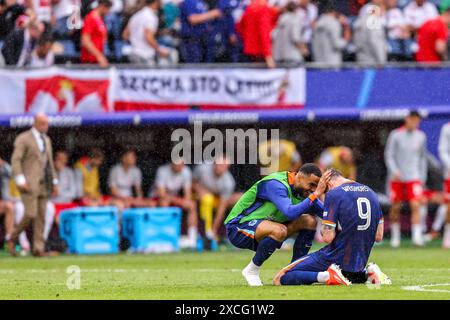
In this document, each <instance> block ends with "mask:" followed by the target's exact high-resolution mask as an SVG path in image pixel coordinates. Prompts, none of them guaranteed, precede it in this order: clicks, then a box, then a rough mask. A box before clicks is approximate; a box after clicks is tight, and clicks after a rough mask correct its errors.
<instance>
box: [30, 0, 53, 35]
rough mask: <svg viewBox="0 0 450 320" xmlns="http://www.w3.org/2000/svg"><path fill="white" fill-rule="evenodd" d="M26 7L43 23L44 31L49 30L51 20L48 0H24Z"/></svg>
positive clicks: (50, 8) (50, 7)
mask: <svg viewBox="0 0 450 320" xmlns="http://www.w3.org/2000/svg"><path fill="white" fill-rule="evenodd" d="M23 3H24V4H25V6H26V7H27V8H30V9H31V10H33V11H34V12H35V14H36V18H37V20H38V21H40V22H42V23H43V24H44V28H45V31H46V32H49V31H50V28H51V25H52V24H53V23H52V22H53V21H52V6H51V1H50V0H24V1H23Z"/></svg>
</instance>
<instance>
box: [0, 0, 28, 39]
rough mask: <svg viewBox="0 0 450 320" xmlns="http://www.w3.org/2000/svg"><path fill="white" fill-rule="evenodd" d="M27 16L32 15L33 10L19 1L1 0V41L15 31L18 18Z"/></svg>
mask: <svg viewBox="0 0 450 320" xmlns="http://www.w3.org/2000/svg"><path fill="white" fill-rule="evenodd" d="M26 14H28V15H30V14H32V12H31V10H29V9H27V8H26V7H25V6H24V5H23V4H19V3H17V0H0V40H3V39H5V37H6V36H7V35H8V34H9V33H10V32H11V31H13V30H14V28H15V25H16V20H17V18H19V17H20V16H22V15H26Z"/></svg>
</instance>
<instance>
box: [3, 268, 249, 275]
mask: <svg viewBox="0 0 450 320" xmlns="http://www.w3.org/2000/svg"><path fill="white" fill-rule="evenodd" d="M170 271H172V270H171V269H84V268H81V272H86V273H126V272H143V273H148V272H170ZM191 271H193V272H240V271H241V270H240V269H223V268H222V269H219V268H218V269H213V268H210V269H204V268H203V269H191ZM65 272H66V269H0V274H13V273H65Z"/></svg>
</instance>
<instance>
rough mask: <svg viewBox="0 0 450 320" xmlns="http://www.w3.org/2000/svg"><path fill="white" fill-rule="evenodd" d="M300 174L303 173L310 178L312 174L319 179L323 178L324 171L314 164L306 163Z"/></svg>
mask: <svg viewBox="0 0 450 320" xmlns="http://www.w3.org/2000/svg"><path fill="white" fill-rule="evenodd" d="M298 172H301V173H303V174H304V175H305V176H310V175H312V174H313V175H315V176H317V177H319V178H320V177H321V176H322V171H320V168H319V167H318V166H316V165H315V164H314V163H305V164H304V165H302V166H301V168H300V170H298Z"/></svg>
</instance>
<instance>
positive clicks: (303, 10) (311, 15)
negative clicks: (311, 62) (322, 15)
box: [297, 0, 319, 45]
mask: <svg viewBox="0 0 450 320" xmlns="http://www.w3.org/2000/svg"><path fill="white" fill-rule="evenodd" d="M318 12H319V10H318V9H317V6H316V5H315V4H313V3H311V1H310V0H299V2H298V10H297V14H298V15H299V18H300V21H301V23H302V24H303V28H302V30H303V35H302V38H303V40H304V41H305V43H307V44H308V45H311V41H312V32H313V27H314V23H315V22H316V20H317V17H318Z"/></svg>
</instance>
